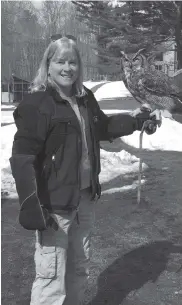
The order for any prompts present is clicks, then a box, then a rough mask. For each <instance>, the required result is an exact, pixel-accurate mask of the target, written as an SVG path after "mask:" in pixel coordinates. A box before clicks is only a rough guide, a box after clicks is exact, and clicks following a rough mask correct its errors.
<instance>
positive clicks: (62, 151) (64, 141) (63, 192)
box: [10, 89, 137, 211]
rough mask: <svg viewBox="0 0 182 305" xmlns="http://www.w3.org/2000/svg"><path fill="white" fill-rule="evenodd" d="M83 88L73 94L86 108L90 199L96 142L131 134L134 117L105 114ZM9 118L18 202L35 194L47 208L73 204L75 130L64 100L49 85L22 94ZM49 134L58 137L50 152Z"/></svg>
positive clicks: (95, 190)
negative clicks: (56, 146) (12, 124)
mask: <svg viewBox="0 0 182 305" xmlns="http://www.w3.org/2000/svg"><path fill="white" fill-rule="evenodd" d="M86 91H87V95H86V96H84V97H82V98H77V102H78V105H79V106H80V105H81V104H82V105H84V107H86V109H87V111H88V118H89V125H90V134H91V143H88V144H89V145H88V149H89V155H90V158H91V186H92V199H94V198H95V196H96V195H98V196H100V194H101V188H100V184H99V178H98V175H99V173H100V146H99V141H101V140H109V141H110V140H112V139H114V138H117V137H121V136H124V135H129V134H131V133H133V131H135V130H136V129H137V120H136V119H135V118H133V117H132V116H131V115H129V114H118V115H114V116H111V117H107V116H106V115H105V114H104V113H103V111H101V109H100V108H99V105H98V103H97V101H96V99H95V97H94V95H93V93H92V92H91V91H90V90H88V89H86ZM14 119H15V123H16V126H17V132H16V134H15V137H14V142H13V148H12V157H11V158H10V163H11V168H12V174H13V176H14V179H15V182H16V188H17V192H18V195H19V200H20V204H22V203H23V202H25V201H26V200H27V199H29V200H30V198H31V197H32V198H34V197H35V196H36V197H38V198H39V200H40V203H41V204H42V205H44V206H45V207H46V208H47V209H48V210H50V211H54V210H72V209H75V208H76V207H77V206H78V204H79V198H80V180H79V179H80V177H79V168H80V158H81V130H80V125H79V122H78V119H77V117H76V115H75V113H74V111H73V109H72V108H71V106H70V104H69V102H67V101H65V100H63V99H62V98H61V97H60V96H59V94H58V93H57V92H56V91H55V90H53V89H47V90H46V91H45V92H36V93H32V94H28V95H27V96H26V97H25V98H24V100H23V101H22V102H21V103H20V104H19V106H18V107H17V108H16V110H15V111H14ZM57 126H59V128H58V129H56V128H57ZM60 127H61V129H60ZM58 132H59V134H57V133H58ZM50 133H52V136H53V139H54V136H55V139H57V138H58V137H59V139H60V146H59V149H57V150H56V151H54V152H53V153H52V154H51V156H50V155H49V151H51V145H52V144H51V143H49V141H47V138H48V135H49V134H50ZM47 156H48V158H47ZM48 161H49V162H48Z"/></svg>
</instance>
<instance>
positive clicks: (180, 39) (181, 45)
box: [175, 2, 182, 69]
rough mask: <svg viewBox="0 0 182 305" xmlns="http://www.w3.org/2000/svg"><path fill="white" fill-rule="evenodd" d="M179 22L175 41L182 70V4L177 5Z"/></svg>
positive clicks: (179, 65) (179, 67) (179, 66)
mask: <svg viewBox="0 0 182 305" xmlns="http://www.w3.org/2000/svg"><path fill="white" fill-rule="evenodd" d="M176 4H177V5H176V7H177V22H176V27H175V41H176V47H177V60H178V69H182V2H177V3H176Z"/></svg>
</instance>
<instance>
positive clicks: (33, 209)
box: [19, 193, 58, 231]
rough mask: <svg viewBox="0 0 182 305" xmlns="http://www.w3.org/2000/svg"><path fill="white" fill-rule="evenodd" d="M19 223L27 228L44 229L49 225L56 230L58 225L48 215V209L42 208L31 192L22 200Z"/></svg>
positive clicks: (34, 194)
mask: <svg viewBox="0 0 182 305" xmlns="http://www.w3.org/2000/svg"><path fill="white" fill-rule="evenodd" d="M19 223H20V224H21V226H22V227H23V228H24V229H27V230H39V231H43V230H46V229H47V228H48V227H49V226H51V227H53V229H54V230H56V231H57V230H58V225H57V223H56V222H55V220H54V219H53V218H52V217H51V216H50V213H49V211H48V210H47V209H46V208H44V207H43V206H42V205H41V204H40V201H39V199H38V197H37V195H36V193H33V194H32V195H31V196H29V197H28V198H27V199H25V200H24V201H23V203H22V204H21V208H20V213H19Z"/></svg>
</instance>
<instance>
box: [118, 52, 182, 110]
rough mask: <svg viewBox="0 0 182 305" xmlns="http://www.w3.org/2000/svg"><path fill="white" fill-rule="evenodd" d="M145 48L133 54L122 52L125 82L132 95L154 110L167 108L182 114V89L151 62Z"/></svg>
mask: <svg viewBox="0 0 182 305" xmlns="http://www.w3.org/2000/svg"><path fill="white" fill-rule="evenodd" d="M143 51H144V49H141V50H139V51H138V52H137V53H136V54H134V55H133V56H128V55H126V54H125V53H124V52H121V69H122V73H123V82H124V84H125V86H126V88H127V89H128V90H129V91H130V93H131V94H132V96H133V97H134V98H135V99H136V100H137V101H138V102H139V103H140V104H145V105H146V104H147V106H148V107H149V108H150V109H151V110H152V111H154V110H156V109H159V110H167V111H168V112H169V113H171V114H173V113H178V114H182V91H180V89H179V88H178V87H177V86H176V85H175V84H174V83H173V81H172V78H171V77H169V76H167V75H166V74H164V73H163V72H160V71H157V70H155V68H154V66H152V65H150V64H149V61H148V60H147V58H146V56H145V55H144V54H143Z"/></svg>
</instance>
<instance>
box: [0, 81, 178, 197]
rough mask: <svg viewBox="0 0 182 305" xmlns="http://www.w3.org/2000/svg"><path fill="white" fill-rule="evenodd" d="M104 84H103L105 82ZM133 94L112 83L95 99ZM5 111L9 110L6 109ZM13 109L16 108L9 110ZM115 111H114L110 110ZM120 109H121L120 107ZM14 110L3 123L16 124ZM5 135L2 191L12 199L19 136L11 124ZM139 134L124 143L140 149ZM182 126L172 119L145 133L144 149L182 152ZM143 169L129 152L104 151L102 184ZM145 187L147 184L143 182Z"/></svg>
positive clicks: (90, 84) (111, 190) (119, 83)
mask: <svg viewBox="0 0 182 305" xmlns="http://www.w3.org/2000/svg"><path fill="white" fill-rule="evenodd" d="M101 83H103V82H101ZM84 85H85V86H86V87H88V88H89V89H91V88H92V87H94V86H95V85H96V83H95V82H85V83H84ZM129 95H130V93H129V92H128V91H127V89H126V88H125V86H124V84H123V82H122V81H117V82H108V83H105V84H103V85H102V86H101V87H100V88H99V89H98V90H97V91H96V92H95V97H96V98H97V99H98V100H101V99H103V98H113V97H126V96H129ZM3 107H5V106H4V105H3ZM6 107H7V108H10V107H12V106H8V104H7V106H6ZM101 108H102V110H103V111H104V112H105V113H106V114H108V113H109V114H111V113H113V114H114V113H120V112H123V111H131V109H126V110H121V109H117V108H116V107H114V106H113V109H109V110H108V109H104V108H105V106H104V102H103V107H101ZM110 108H111V107H110ZM118 108H119V107H118ZM12 114H13V110H12V111H2V123H13V115H12ZM2 131H3V132H2V135H1V169H2V171H1V181H2V184H1V190H2V191H4V192H8V194H9V197H11V198H12V197H13V198H14V197H17V194H16V189H15V184H14V180H13V177H12V175H11V169H10V165H9V158H10V155H11V149H12V142H13V137H14V134H15V132H16V127H15V125H14V124H10V125H7V126H4V127H2ZM139 135H140V132H139V131H135V132H134V133H133V134H132V135H129V136H125V137H122V141H124V142H125V143H126V144H128V145H130V146H132V147H136V148H138V147H139ZM181 139H182V124H180V123H178V122H176V121H174V120H171V119H169V118H164V117H163V120H162V126H161V127H160V128H158V130H157V132H156V133H154V134H153V135H150V136H149V135H147V134H145V133H144V136H143V148H144V149H148V150H152V151H154V150H161V151H180V152H181V151H182V141H181ZM138 168H139V159H138V158H137V157H136V156H134V155H131V154H130V153H128V152H127V151H125V150H121V151H120V152H108V151H105V150H103V149H101V174H100V182H101V184H102V183H105V182H109V181H110V180H112V179H113V178H115V177H118V176H120V177H125V176H126V175H128V174H131V173H137V172H138ZM146 168H147V166H146V164H143V170H144V171H145V169H146ZM142 183H143V184H144V183H145V180H142ZM137 186H138V181H137V180H136V181H133V183H132V184H131V185H125V186H124V187H122V186H121V187H120V188H112V187H110V188H108V189H107V190H106V191H104V192H105V193H106V192H107V193H114V192H126V191H128V190H130V189H136V188H137Z"/></svg>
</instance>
